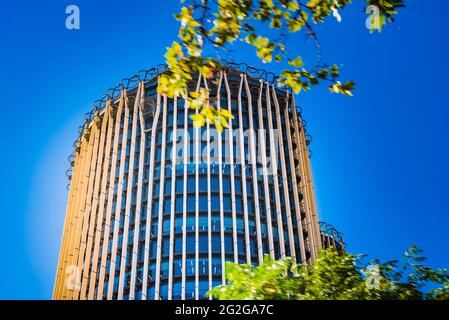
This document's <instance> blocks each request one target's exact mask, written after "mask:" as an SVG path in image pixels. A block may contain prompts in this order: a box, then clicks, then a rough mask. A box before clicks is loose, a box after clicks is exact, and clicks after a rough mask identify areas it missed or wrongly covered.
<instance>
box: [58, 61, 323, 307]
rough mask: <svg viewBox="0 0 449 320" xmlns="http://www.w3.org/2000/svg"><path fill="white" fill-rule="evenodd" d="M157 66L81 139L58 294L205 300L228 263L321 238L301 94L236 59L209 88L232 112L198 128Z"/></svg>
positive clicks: (315, 245) (310, 254)
mask: <svg viewBox="0 0 449 320" xmlns="http://www.w3.org/2000/svg"><path fill="white" fill-rule="evenodd" d="M156 86H157V76H155V77H154V78H152V79H150V80H148V81H147V80H142V81H138V83H137V84H136V86H135V87H134V88H128V89H127V90H125V89H123V90H121V91H120V93H119V94H117V95H115V96H114V93H113V94H112V96H111V97H109V99H107V102H106V104H105V106H104V107H102V108H98V109H97V110H96V111H95V112H94V113H93V115H92V119H88V121H87V122H86V124H85V126H84V127H83V130H82V134H81V135H80V138H79V140H78V142H77V144H76V152H75V154H74V158H73V169H72V175H71V185H70V192H69V200H68V206H67V213H66V221H65V226H64V233H63V240H62V245H61V253H60V258H59V264H58V270H57V276H56V282H55V289H54V298H55V299H208V298H211V297H208V296H206V292H207V291H208V290H209V289H211V288H212V287H213V286H216V285H218V284H221V283H223V282H224V281H225V274H224V267H225V262H226V261H235V262H239V263H250V264H254V265H256V264H259V263H261V262H262V261H263V256H264V255H265V254H269V255H270V256H272V257H273V258H280V257H283V256H291V257H293V258H294V259H295V260H296V261H297V262H299V263H301V262H302V263H310V262H311V261H312V260H313V259H314V258H315V256H316V252H317V250H318V249H319V248H321V241H322V236H321V233H320V230H319V227H318V221H317V215H316V206H315V200H314V194H313V185H312V180H311V172H310V163H309V154H308V149H307V144H308V141H307V136H306V134H305V130H304V128H303V121H302V119H301V115H300V110H299V109H298V108H296V106H295V101H294V96H292V95H291V94H290V93H289V92H288V91H283V90H280V89H278V88H276V87H275V86H274V85H272V84H271V83H269V82H265V81H263V80H261V79H256V78H254V77H251V76H249V75H248V74H245V73H241V72H239V71H236V70H233V69H223V70H222V71H221V72H219V73H217V74H215V75H214V78H213V79H205V78H204V77H202V76H196V77H194V81H193V83H192V87H191V89H192V90H199V89H200V88H207V89H208V92H209V99H210V102H209V103H210V105H211V106H213V107H215V108H226V109H228V110H229V111H231V112H232V114H233V115H234V116H235V119H234V120H232V122H231V123H230V126H229V128H228V129H225V130H224V131H223V132H222V133H221V134H219V133H218V132H217V131H216V130H215V128H214V126H212V125H211V126H210V125H209V124H206V125H205V126H204V127H203V128H200V129H197V128H194V127H193V125H192V121H191V119H190V117H189V116H190V115H191V114H193V113H195V112H198V111H196V110H192V109H189V108H188V106H187V105H186V103H185V101H184V100H183V99H168V98H167V97H165V96H161V95H159V94H158V93H157V91H156Z"/></svg>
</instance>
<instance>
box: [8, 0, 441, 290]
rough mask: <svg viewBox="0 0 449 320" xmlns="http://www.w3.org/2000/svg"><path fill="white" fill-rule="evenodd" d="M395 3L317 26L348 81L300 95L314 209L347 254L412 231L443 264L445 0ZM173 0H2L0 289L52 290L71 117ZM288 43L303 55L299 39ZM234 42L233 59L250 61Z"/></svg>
mask: <svg viewBox="0 0 449 320" xmlns="http://www.w3.org/2000/svg"><path fill="white" fill-rule="evenodd" d="M358 2H360V1H358ZM407 3H408V8H406V9H405V10H404V11H403V12H401V14H400V15H399V17H398V19H397V23H396V24H395V25H390V26H388V27H387V28H385V30H384V32H383V33H382V34H380V35H378V34H375V35H370V34H369V33H368V31H367V30H366V29H365V24H364V20H365V18H366V16H365V15H364V13H363V11H362V7H361V6H360V5H357V6H355V7H354V8H352V9H350V10H348V11H345V12H343V14H342V17H343V21H342V22H341V23H340V24H338V23H337V22H335V21H331V22H330V23H329V24H328V25H326V26H324V27H320V28H319V29H318V31H319V35H320V37H321V41H322V44H323V49H324V51H323V55H324V58H325V60H326V61H328V62H331V63H334V62H335V63H339V64H342V65H343V75H344V76H345V77H346V78H348V79H354V80H355V81H356V82H357V84H358V87H357V90H356V91H355V96H354V97H353V98H348V97H341V96H336V95H332V94H330V93H328V91H327V89H326V88H318V89H316V90H313V91H311V92H307V93H305V94H301V95H300V96H299V97H298V101H299V103H300V105H301V106H302V107H303V108H304V116H305V118H306V120H307V123H308V129H309V132H310V133H311V134H312V135H313V138H314V139H313V142H312V145H311V149H312V150H313V157H312V166H313V174H314V181H315V187H316V194H317V200H318V207H319V213H320V217H321V220H325V221H327V222H330V223H333V224H334V225H335V226H336V227H337V228H338V229H339V230H341V231H342V232H343V233H344V234H345V240H346V243H347V244H348V248H349V250H350V251H352V252H354V253H367V254H369V255H370V256H373V257H379V258H382V259H390V258H395V257H399V256H400V255H401V254H402V252H403V251H404V250H405V249H406V248H407V247H408V246H409V245H411V244H414V243H415V244H417V245H418V246H420V247H422V248H423V249H425V252H426V255H427V256H428V257H429V263H430V264H431V265H432V266H434V267H443V266H446V267H449V258H448V257H449V216H448V214H449V200H448V199H449V188H448V181H449V171H448V170H449V169H448V164H449V151H448V147H449V143H448V138H449V126H448V125H447V123H446V121H447V120H448V117H449V110H448V101H449V94H448V91H449V89H448V88H449V81H448V74H449V59H448V57H449V44H448V39H449V36H448V31H449V20H448V19H447V14H448V12H449V3H448V2H447V1H437V0H432V1H426V2H425V5H424V3H423V2H422V1H416V0H415V1H413V0H410V1H407ZM69 4H77V5H79V7H80V10H81V29H80V30H78V31H69V30H67V29H66V28H65V18H66V15H65V8H66V6H67V5H69ZM177 6H178V5H177V1H174V0H173V1H155V0H153V1H150V0H145V1H144V0H139V1H127V2H122V1H112V0H108V1H106V0H102V1H100V0H98V1H87V0H73V1H71V2H68V1H7V2H5V3H2V5H1V8H0V39H1V42H0V43H1V50H0V93H1V95H0V97H1V102H0V111H1V116H2V117H1V125H0V137H1V138H0V147H1V149H0V150H2V156H1V157H0V170H1V171H0V177H1V178H2V183H1V184H0V191H1V192H0V197H1V198H0V203H1V209H0V215H1V216H0V217H1V222H0V246H1V247H0V249H1V250H0V299H6V298H18V299H48V298H51V291H52V286H53V280H54V274H55V269H56V264H57V257H58V250H59V245H60V238H61V233H62V224H63V219H64V214H65V203H66V200H67V191H66V189H65V186H66V184H67V179H66V177H65V175H64V173H65V170H66V169H67V167H68V163H67V160H66V158H67V156H68V155H69V154H70V153H71V150H72V143H73V141H74V140H75V138H76V134H77V127H78V126H79V125H81V124H82V122H83V118H82V117H83V114H84V113H85V112H86V111H88V110H90V106H91V104H92V102H93V101H94V100H96V99H97V98H99V97H100V96H101V95H102V93H103V92H104V90H105V89H107V88H108V87H110V86H113V85H115V84H116V83H117V82H118V81H119V80H120V79H121V78H123V77H127V76H130V75H132V74H133V73H135V72H137V71H138V70H140V69H143V68H149V67H151V66H154V65H156V64H158V63H162V62H163V54H164V50H165V47H166V46H168V45H170V43H171V41H172V40H173V39H174V38H175V37H176V31H177V23H176V22H175V21H174V20H173V19H172V14H173V13H174V12H175V11H176V8H177ZM293 48H303V50H306V52H307V55H308V56H309V57H313V51H312V50H310V48H311V45H310V44H308V43H307V42H305V40H304V38H302V37H300V38H299V39H297V40H296V42H295V44H294V45H293ZM236 49H238V50H235V61H238V62H247V63H250V64H252V63H255V65H256V66H260V65H261V64H260V63H257V60H256V58H255V55H254V53H253V52H252V51H250V50H247V49H245V48H242V49H240V48H239V47H237V48H236ZM307 55H306V56H307ZM309 61H310V60H309ZM266 68H267V69H269V70H272V71H278V70H280V66H279V65H273V66H266Z"/></svg>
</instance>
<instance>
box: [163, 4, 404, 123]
mask: <svg viewBox="0 0 449 320" xmlns="http://www.w3.org/2000/svg"><path fill="white" fill-rule="evenodd" d="M181 2H182V3H183V7H182V9H181V12H179V14H177V15H176V16H175V17H176V19H177V20H178V21H179V22H180V28H179V33H178V37H179V41H175V42H173V44H172V46H171V47H169V48H167V52H166V55H165V58H166V62H167V64H168V66H169V70H168V71H167V72H166V73H164V74H163V75H161V76H160V78H159V86H158V91H159V92H160V93H162V94H166V95H167V96H168V97H170V98H173V97H182V98H185V99H186V100H187V101H188V103H189V105H190V107H191V108H193V109H198V111H199V112H198V113H197V114H196V115H195V116H194V119H193V120H194V125H195V126H196V127H200V126H203V125H204V124H205V123H206V121H207V122H209V123H212V124H214V125H215V126H216V127H217V129H218V130H219V131H221V130H222V128H223V127H227V126H228V121H229V119H232V115H231V114H230V113H229V112H227V111H225V110H224V109H220V110H217V109H216V108H215V107H213V106H212V105H211V104H210V103H209V98H208V92H207V91H206V92H196V91H195V90H189V86H188V84H189V83H191V81H192V75H193V74H195V73H201V74H202V75H203V76H205V77H206V78H211V77H212V76H213V74H214V72H215V71H217V70H218V69H219V68H220V63H219V61H218V60H216V59H213V58H210V57H204V56H203V49H204V48H205V46H206V45H210V46H212V47H215V48H216V49H217V50H226V49H227V48H228V47H229V45H231V44H232V43H234V42H244V43H247V44H249V45H251V46H253V47H254V49H255V53H256V55H257V57H258V58H259V59H260V60H261V61H263V62H264V63H270V62H272V61H273V60H274V61H276V62H281V61H283V60H286V61H287V62H288V65H289V68H288V69H285V70H283V71H282V72H281V74H280V78H279V85H281V86H287V87H290V88H292V90H293V91H294V92H295V93H299V92H300V91H301V90H308V89H310V87H312V86H315V85H318V84H319V83H321V82H326V83H327V84H328V87H329V90H330V91H331V92H334V93H340V94H344V95H348V96H351V95H352V91H353V89H354V82H352V81H346V82H341V81H340V70H339V67H338V66H337V65H335V64H334V65H327V64H323V63H321V57H320V47H321V45H320V42H319V39H318V37H317V34H316V32H315V31H314V29H313V25H316V24H320V23H324V22H325V21H326V19H327V18H328V17H330V16H332V18H335V19H337V20H338V21H340V20H341V16H340V12H341V11H342V10H343V9H344V8H345V7H346V6H348V5H350V4H351V0H310V1H308V2H306V1H304V2H303V1H300V0H259V1H253V0H241V1H238V0H181ZM365 2H366V5H367V12H370V13H372V14H373V15H376V17H375V19H373V20H372V21H371V24H370V28H371V31H373V30H375V29H377V30H378V31H380V30H381V28H382V26H383V25H385V24H386V23H388V22H390V23H391V22H393V21H394V15H396V14H397V9H399V8H402V7H404V6H405V5H404V2H403V1H402V0H365ZM369 10H371V11H369ZM260 25H262V26H263V25H268V27H269V28H270V29H273V30H274V31H275V32H274V33H275V34H278V35H279V37H276V38H273V39H270V38H268V37H267V36H264V35H263V34H262V33H261V32H260V31H259V30H258V29H260V28H258V29H257V28H256V26H260ZM262 29H263V28H262ZM301 33H304V34H306V35H307V36H308V37H309V38H311V39H312V40H313V41H314V42H315V44H316V47H317V50H318V51H317V56H318V59H317V60H318V61H317V63H315V65H312V66H309V65H308V64H307V65H306V63H305V62H304V61H303V59H302V55H301V54H298V53H297V52H295V53H291V52H288V50H287V48H286V39H287V37H288V36H290V35H296V34H301Z"/></svg>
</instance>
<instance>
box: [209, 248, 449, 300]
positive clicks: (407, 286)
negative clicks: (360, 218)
mask: <svg viewBox="0 0 449 320" xmlns="http://www.w3.org/2000/svg"><path fill="white" fill-rule="evenodd" d="M425 260H426V259H425V258H424V257H423V256H422V251H421V250H420V249H418V248H417V247H416V246H412V247H410V248H409V249H408V250H407V251H406V252H405V253H404V259H403V261H402V263H399V261H396V260H392V261H387V262H383V263H382V262H381V261H379V260H373V261H370V262H365V257H364V256H361V255H352V254H349V253H343V254H341V253H338V252H337V251H336V250H334V249H332V248H329V249H326V250H321V251H320V252H319V254H318V258H317V259H316V260H315V261H314V262H313V263H312V264H311V265H302V264H299V265H297V264H295V263H293V261H292V259H291V258H285V259H281V260H278V261H276V260H272V259H271V258H270V257H269V256H268V255H266V256H265V261H264V263H263V264H261V265H260V266H257V267H254V266H251V265H248V264H242V265H239V264H236V263H232V262H227V264H226V279H227V284H225V285H220V286H217V287H215V288H213V289H212V290H211V291H210V292H209V293H208V294H212V295H213V296H214V297H216V298H218V299H220V300H246V299H248V300H273V299H275V300H278V299H288V300H297V299H299V300H421V299H432V300H434V299H449V269H435V270H434V269H432V268H430V267H428V266H425V265H424V262H425ZM373 270H374V274H373ZM430 284H433V285H434V286H435V285H436V288H434V289H431V290H429V288H428V287H429V285H430Z"/></svg>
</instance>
